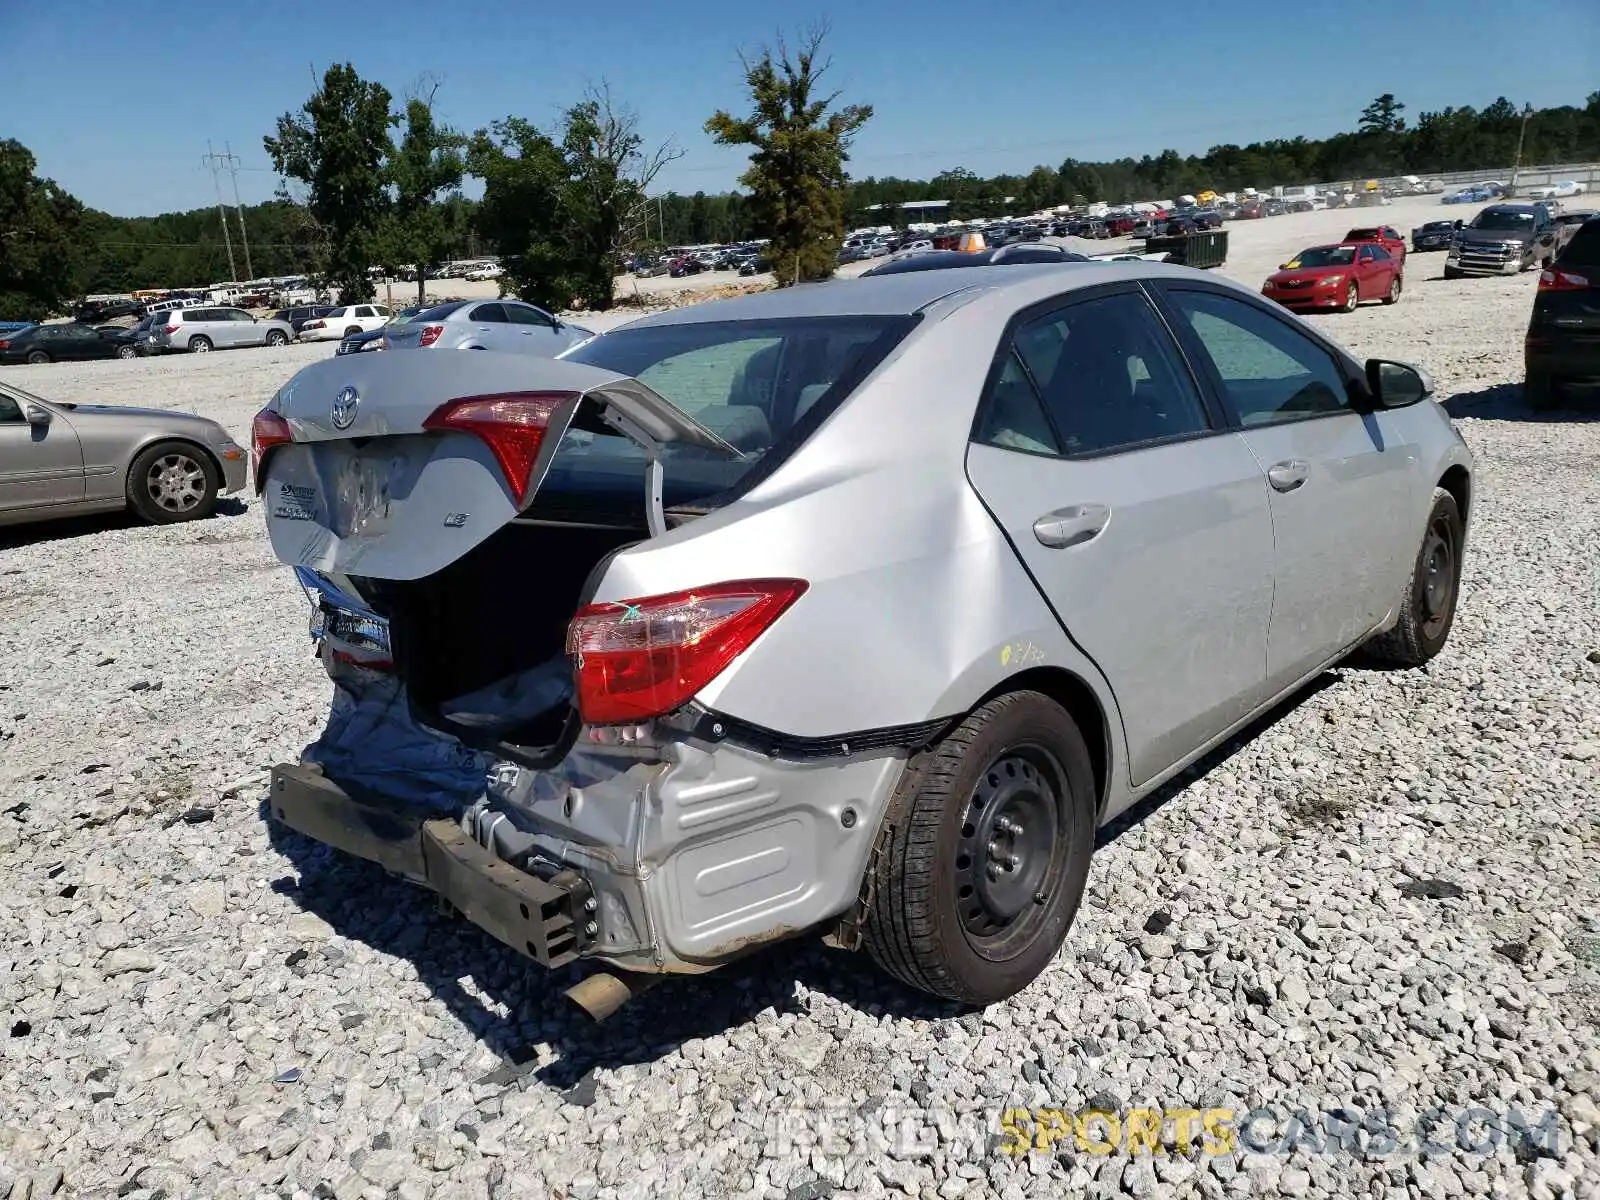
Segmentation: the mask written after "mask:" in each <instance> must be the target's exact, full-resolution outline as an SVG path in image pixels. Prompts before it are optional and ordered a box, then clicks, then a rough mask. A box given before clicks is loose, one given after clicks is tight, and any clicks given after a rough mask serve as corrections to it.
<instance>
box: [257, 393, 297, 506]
mask: <svg viewBox="0 0 1600 1200" xmlns="http://www.w3.org/2000/svg"><path fill="white" fill-rule="evenodd" d="M292 441H294V433H293V431H291V430H290V428H289V422H288V421H286V420H284V419H283V416H282V415H281V414H279V413H275V412H273V411H272V410H271V409H270V408H263V409H262V410H261V411H260V412H258V413H257V414H256V418H255V420H253V421H251V422H250V459H251V463H252V464H253V465H254V467H255V476H256V492H257V494H259V493H260V492H261V488H262V486H263V485H264V484H265V483H266V479H265V478H264V477H263V475H262V473H261V466H262V464H263V463H264V462H265V461H266V458H267V452H268V451H269V450H271V449H272V448H273V447H274V446H284V445H287V444H288V443H290V442H292Z"/></svg>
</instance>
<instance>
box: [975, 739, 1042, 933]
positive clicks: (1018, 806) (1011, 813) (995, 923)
mask: <svg viewBox="0 0 1600 1200" xmlns="http://www.w3.org/2000/svg"><path fill="white" fill-rule="evenodd" d="M1063 781H1064V773H1063V772H1062V770H1061V768H1060V766H1059V765H1057V763H1056V761H1055V759H1054V757H1053V756H1051V755H1050V754H1049V753H1048V752H1047V751H1045V750H1044V749H1042V748H1041V747H1038V746H1032V745H1027V746H1018V747H1012V748H1010V749H1007V750H1006V751H1004V752H1003V753H1002V754H1000V755H999V756H998V757H997V758H996V759H995V760H994V762H992V763H991V764H990V765H989V766H988V768H987V769H986V770H985V771H984V772H983V774H982V775H981V776H980V777H979V779H978V782H977V784H976V786H975V787H974V788H973V790H972V792H971V794H970V795H969V796H968V798H967V803H966V807H965V809H964V810H963V814H962V825H961V828H960V829H959V830H958V832H957V843H956V850H955V869H956V874H955V878H956V910H957V914H958V916H959V918H960V921H961V928H962V932H963V934H964V935H965V936H966V938H967V940H968V942H969V943H971V944H972V946H973V947H974V948H975V949H977V950H978V951H980V952H991V953H992V952H995V951H999V950H1002V949H1004V948H1006V947H1007V946H1008V944H1010V943H1013V942H1016V941H1021V940H1026V939H1027V938H1029V937H1031V935H1032V933H1033V930H1034V928H1035V927H1036V926H1037V924H1038V922H1039V919H1040V918H1041V917H1042V915H1043V913H1044V912H1045V904H1046V902H1047V901H1048V900H1049V898H1050V897H1051V896H1052V895H1053V894H1054V893H1055V890H1056V887H1057V883H1058V877H1059V875H1060V873H1061V871H1062V869H1063V865H1064V864H1065V862H1066V857H1067V855H1066V847H1065V845H1064V844H1063V840H1062V832H1063V830H1062V825H1063V817H1062V804H1061V797H1062V795H1063V786H1064V784H1063Z"/></svg>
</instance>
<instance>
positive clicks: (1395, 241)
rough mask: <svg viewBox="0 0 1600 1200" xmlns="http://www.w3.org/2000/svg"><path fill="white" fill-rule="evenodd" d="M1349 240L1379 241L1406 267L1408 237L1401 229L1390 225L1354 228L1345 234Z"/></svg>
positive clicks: (1391, 256) (1345, 237)
mask: <svg viewBox="0 0 1600 1200" xmlns="http://www.w3.org/2000/svg"><path fill="white" fill-rule="evenodd" d="M1344 240H1345V241H1347V242H1377V243H1378V245H1380V246H1382V247H1383V248H1384V249H1385V250H1387V251H1388V252H1389V257H1390V258H1392V259H1394V260H1395V262H1397V263H1399V264H1400V269H1401V270H1402V271H1403V270H1405V267H1406V239H1405V238H1404V237H1402V236H1401V234H1400V231H1399V230H1398V229H1395V228H1394V227H1393V226H1390V225H1378V226H1376V227H1372V228H1367V229H1352V230H1351V231H1350V232H1349V233H1347V234H1345V235H1344Z"/></svg>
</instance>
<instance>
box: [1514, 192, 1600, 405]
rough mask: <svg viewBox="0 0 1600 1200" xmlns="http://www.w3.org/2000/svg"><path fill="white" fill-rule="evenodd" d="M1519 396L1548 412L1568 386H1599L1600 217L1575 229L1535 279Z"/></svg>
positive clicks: (1524, 346)
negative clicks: (1521, 391)
mask: <svg viewBox="0 0 1600 1200" xmlns="http://www.w3.org/2000/svg"><path fill="white" fill-rule="evenodd" d="M1523 361H1524V363H1525V366H1526V374H1525V375H1524V380H1525V382H1524V383H1523V394H1524V395H1525V396H1526V397H1527V399H1528V404H1529V405H1530V406H1531V407H1533V408H1553V407H1555V405H1556V404H1557V403H1559V402H1560V399H1561V389H1562V386H1563V385H1564V384H1568V383H1600V217H1593V218H1591V219H1589V220H1587V221H1585V222H1584V223H1583V224H1582V225H1580V226H1578V232H1576V233H1575V234H1573V235H1572V237H1571V239H1569V240H1568V242H1567V244H1566V245H1565V246H1563V247H1562V248H1561V253H1560V254H1558V255H1557V256H1556V258H1555V260H1554V261H1553V262H1551V263H1550V264H1549V265H1548V266H1546V267H1545V269H1544V271H1543V273H1542V274H1541V275H1540V276H1539V290H1538V291H1537V292H1536V293H1535V294H1534V297H1533V316H1532V318H1531V319H1530V320H1529V321H1528V336H1527V339H1526V341H1525V342H1524V345H1523Z"/></svg>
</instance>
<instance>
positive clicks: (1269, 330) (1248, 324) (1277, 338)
mask: <svg viewBox="0 0 1600 1200" xmlns="http://www.w3.org/2000/svg"><path fill="white" fill-rule="evenodd" d="M1169 296H1170V297H1171V300H1172V303H1173V305H1174V306H1175V307H1176V308H1177V310H1178V312H1179V314H1180V317H1181V319H1182V320H1184V321H1185V322H1186V323H1187V324H1188V326H1189V328H1190V329H1191V330H1193V332H1194V335H1195V337H1196V339H1198V341H1199V342H1200V345H1201V347H1202V349H1203V350H1204V351H1205V354H1206V356H1207V357H1208V358H1209V359H1210V360H1211V364H1212V366H1213V367H1214V368H1215V369H1216V373H1217V377H1218V379H1219V381H1220V383H1221V385H1222V390H1223V392H1224V393H1225V394H1226V396H1227V398H1228V400H1229V402H1230V403H1231V404H1232V405H1233V408H1234V411H1235V412H1237V413H1238V415H1239V421H1240V423H1241V424H1242V425H1244V426H1246V427H1247V428H1248V427H1249V426H1252V425H1272V424H1276V423H1278V422H1281V421H1296V420H1301V419H1303V418H1306V417H1313V416H1320V415H1325V414H1329V413H1342V412H1349V411H1350V401H1349V397H1348V395H1347V393H1346V391H1345V380H1344V376H1343V375H1342V374H1341V373H1340V371H1339V367H1338V364H1337V363H1336V362H1335V361H1334V359H1333V357H1332V356H1331V355H1330V354H1329V353H1328V352H1327V351H1326V350H1324V349H1323V348H1322V347H1321V346H1319V345H1317V343H1316V342H1314V341H1312V340H1311V339H1310V338H1308V337H1306V336H1305V335H1304V334H1303V333H1300V332H1298V331H1297V330H1295V329H1293V328H1292V327H1290V326H1289V325H1287V324H1285V323H1284V322H1283V321H1280V320H1278V319H1277V318H1275V317H1273V316H1271V315H1270V314H1268V313H1265V312H1262V311H1261V310H1260V309H1258V308H1256V307H1255V306H1254V305H1253V304H1247V303H1245V302H1244V301H1242V300H1235V299H1233V298H1232V297H1229V296H1221V295H1218V294H1216V293H1215V292H1197V291H1188V290H1184V289H1174V290H1173V291H1171V292H1170V293H1169Z"/></svg>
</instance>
